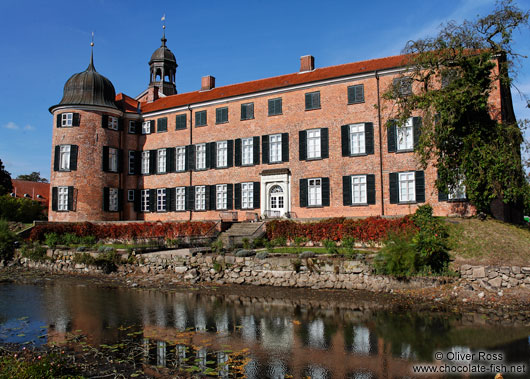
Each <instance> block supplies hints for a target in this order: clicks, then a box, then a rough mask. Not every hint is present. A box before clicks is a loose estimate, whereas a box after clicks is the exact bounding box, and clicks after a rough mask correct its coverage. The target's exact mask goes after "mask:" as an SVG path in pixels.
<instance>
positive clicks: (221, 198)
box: [215, 184, 228, 209]
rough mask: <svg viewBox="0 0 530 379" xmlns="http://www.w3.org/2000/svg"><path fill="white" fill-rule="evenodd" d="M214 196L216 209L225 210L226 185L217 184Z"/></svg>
mask: <svg viewBox="0 0 530 379" xmlns="http://www.w3.org/2000/svg"><path fill="white" fill-rule="evenodd" d="M215 194H216V203H215V205H216V207H215V208H216V209H227V199H228V194H227V190H226V184H218V185H217V186H215Z"/></svg>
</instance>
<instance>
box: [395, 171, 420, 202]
mask: <svg viewBox="0 0 530 379" xmlns="http://www.w3.org/2000/svg"><path fill="white" fill-rule="evenodd" d="M411 201H416V191H415V181H414V172H400V173H399V202H400V203H406V202H411Z"/></svg>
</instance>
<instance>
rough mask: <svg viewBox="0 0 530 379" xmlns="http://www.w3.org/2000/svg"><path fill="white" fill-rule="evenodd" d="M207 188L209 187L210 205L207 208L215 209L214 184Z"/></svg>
mask: <svg viewBox="0 0 530 379" xmlns="http://www.w3.org/2000/svg"><path fill="white" fill-rule="evenodd" d="M208 188H210V194H209V195H210V196H209V198H210V207H209V209H210V210H212V211H215V210H216V209H217V202H216V201H215V200H216V193H215V190H216V187H215V185H213V186H208Z"/></svg>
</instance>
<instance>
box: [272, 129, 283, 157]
mask: <svg viewBox="0 0 530 379" xmlns="http://www.w3.org/2000/svg"><path fill="white" fill-rule="evenodd" d="M269 149H270V151H269V156H270V162H271V163H274V162H281V161H282V135H281V134H272V135H270V136H269Z"/></svg>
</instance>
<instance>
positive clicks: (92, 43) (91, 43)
mask: <svg viewBox="0 0 530 379" xmlns="http://www.w3.org/2000/svg"><path fill="white" fill-rule="evenodd" d="M90 46H92V47H94V32H92V41H91V42H90Z"/></svg>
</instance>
